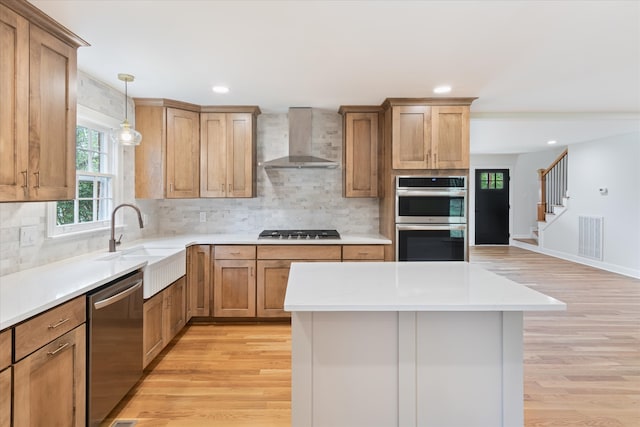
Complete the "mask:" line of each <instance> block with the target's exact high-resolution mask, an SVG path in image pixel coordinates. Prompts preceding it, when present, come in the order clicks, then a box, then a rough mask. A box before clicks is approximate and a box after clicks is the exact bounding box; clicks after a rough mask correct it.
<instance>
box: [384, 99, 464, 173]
mask: <svg viewBox="0 0 640 427" xmlns="http://www.w3.org/2000/svg"><path fill="white" fill-rule="evenodd" d="M474 99H475V98H390V99H387V100H385V102H384V103H383V107H384V108H385V115H386V117H387V118H386V120H385V123H390V126H391V130H390V132H386V133H385V135H387V136H390V141H387V143H388V144H390V148H391V168H392V169H401V170H406V169H412V170H425V169H434V170H435V169H468V168H469V108H470V105H471V103H472V102H473V100H474Z"/></svg>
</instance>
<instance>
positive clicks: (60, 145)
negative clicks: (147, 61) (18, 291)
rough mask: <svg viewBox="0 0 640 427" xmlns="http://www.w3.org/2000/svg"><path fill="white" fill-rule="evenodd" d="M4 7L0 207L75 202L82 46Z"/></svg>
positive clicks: (60, 30)
mask: <svg viewBox="0 0 640 427" xmlns="http://www.w3.org/2000/svg"><path fill="white" fill-rule="evenodd" d="M4 3H5V2H3V4H0V46H1V48H2V49H1V51H2V61H1V62H0V87H1V88H2V97H0V112H1V114H0V155H1V158H0V160H1V161H2V170H1V171H0V201H5V202H6V201H46V200H68V199H73V198H74V197H75V188H76V179H75V173H76V164H75V154H76V151H75V150H76V142H75V134H76V79H77V48H78V47H80V46H87V45H88V44H87V43H86V42H85V41H84V40H82V39H80V38H79V37H77V36H76V35H74V34H72V33H71V32H69V31H68V30H67V29H65V28H64V27H62V26H60V25H59V24H58V23H56V22H55V21H53V20H51V18H49V17H47V16H46V15H44V14H43V13H42V12H41V11H39V10H38V9H36V8H35V7H33V6H32V5H30V4H29V3H28V2H21V1H12V2H6V4H4ZM34 22H37V23H38V25H36V24H35V23H34ZM41 26H42V27H41ZM44 28H46V30H45V29H44Z"/></svg>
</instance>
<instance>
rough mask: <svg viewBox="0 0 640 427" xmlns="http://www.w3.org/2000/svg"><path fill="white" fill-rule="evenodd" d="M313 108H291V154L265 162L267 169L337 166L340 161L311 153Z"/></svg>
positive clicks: (264, 165) (263, 164)
mask: <svg viewBox="0 0 640 427" xmlns="http://www.w3.org/2000/svg"><path fill="white" fill-rule="evenodd" d="M311 117H312V114H311V108H308V107H291V108H289V155H288V156H285V157H280V158H278V159H274V160H269V161H267V162H263V163H262V164H261V166H263V167H264V168H265V169H275V168H327V169H328V168H336V167H338V163H336V162H332V161H331V160H326V159H321V158H320V157H314V156H312V155H311Z"/></svg>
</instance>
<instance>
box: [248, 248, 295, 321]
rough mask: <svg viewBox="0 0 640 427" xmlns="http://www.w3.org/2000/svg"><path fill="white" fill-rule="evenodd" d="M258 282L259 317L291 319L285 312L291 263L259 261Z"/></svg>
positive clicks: (284, 261)
mask: <svg viewBox="0 0 640 427" xmlns="http://www.w3.org/2000/svg"><path fill="white" fill-rule="evenodd" d="M257 268H258V275H257V280H256V293H257V315H258V317H291V313H288V312H286V311H284V296H285V293H286V292H287V281H288V280H289V269H290V268H291V261H288V260H276V261H258V262H257Z"/></svg>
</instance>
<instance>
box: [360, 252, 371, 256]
mask: <svg viewBox="0 0 640 427" xmlns="http://www.w3.org/2000/svg"><path fill="white" fill-rule="evenodd" d="M358 255H362V256H365V255H369V252H358Z"/></svg>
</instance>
